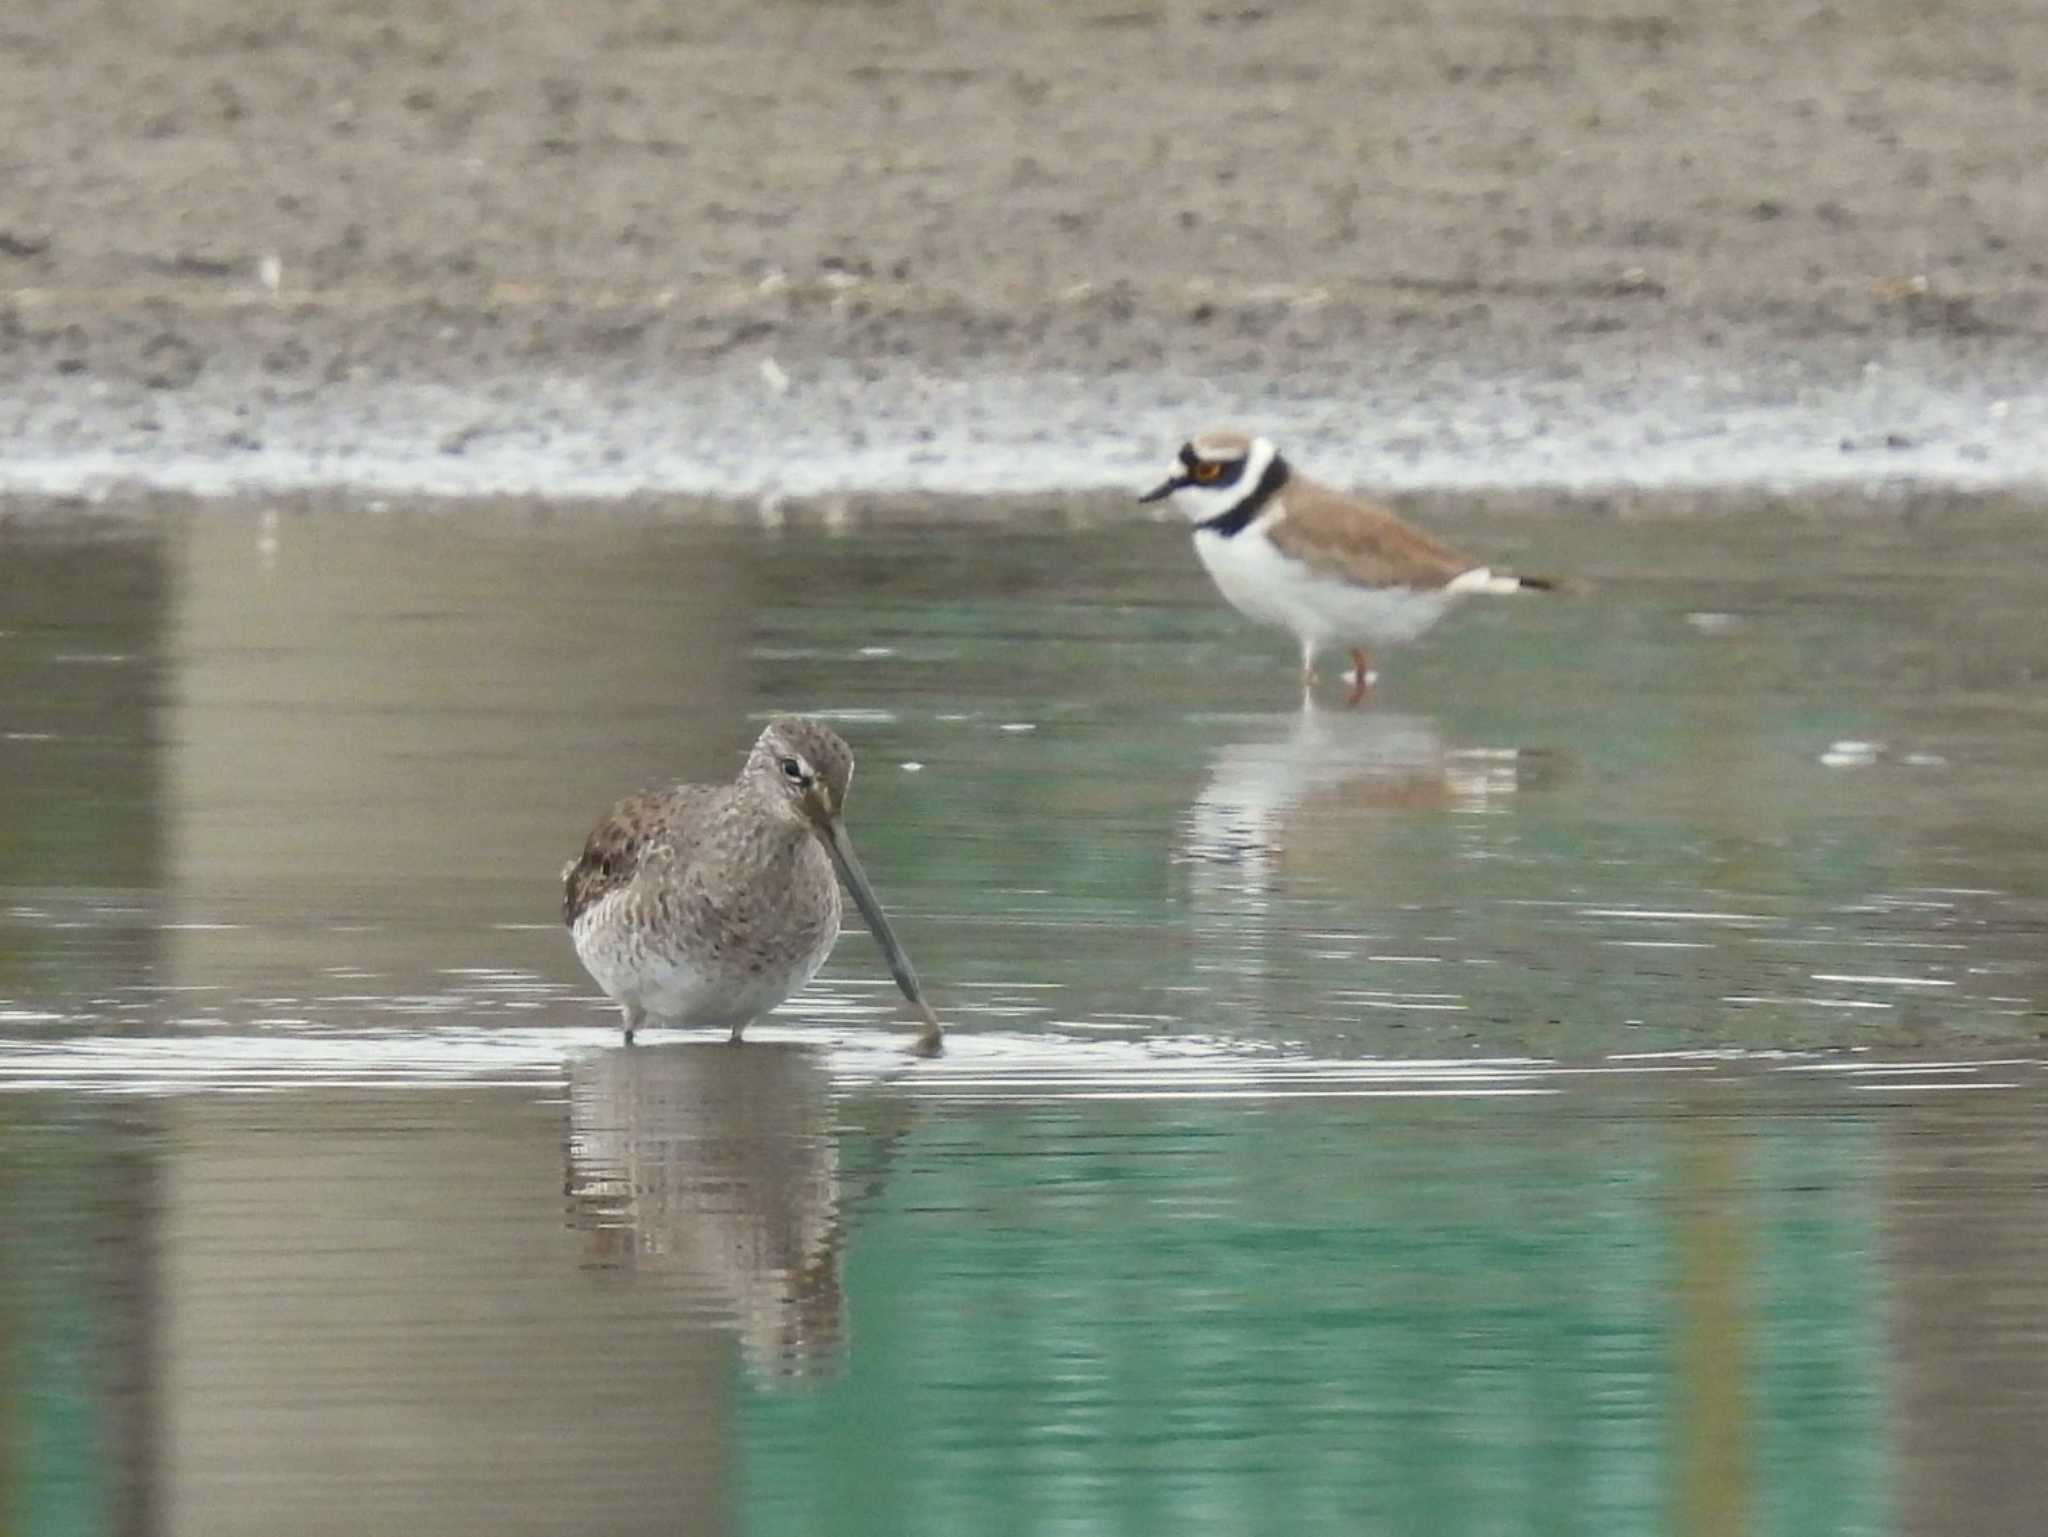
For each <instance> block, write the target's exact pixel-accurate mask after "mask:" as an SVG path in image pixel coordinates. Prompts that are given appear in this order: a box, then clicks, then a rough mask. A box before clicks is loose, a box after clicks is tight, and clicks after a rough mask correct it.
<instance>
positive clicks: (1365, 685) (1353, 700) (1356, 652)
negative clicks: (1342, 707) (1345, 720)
mask: <svg viewBox="0 0 2048 1537" xmlns="http://www.w3.org/2000/svg"><path fill="white" fill-rule="evenodd" d="M1371 692H1372V669H1371V668H1370V667H1368V666H1367V665H1366V660H1365V648H1364V647H1362V646H1353V647H1352V648H1351V695H1350V697H1349V698H1347V699H1346V700H1345V701H1344V702H1345V703H1346V704H1348V705H1350V706H1352V707H1353V708H1354V709H1355V708H1356V707H1357V706H1358V705H1360V704H1361V703H1363V702H1364V700H1365V696H1366V695H1367V694H1369V693H1371Z"/></svg>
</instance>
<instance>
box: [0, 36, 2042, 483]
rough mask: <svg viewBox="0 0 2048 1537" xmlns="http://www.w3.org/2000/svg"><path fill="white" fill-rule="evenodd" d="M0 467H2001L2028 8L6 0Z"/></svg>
mask: <svg viewBox="0 0 2048 1537" xmlns="http://www.w3.org/2000/svg"><path fill="white" fill-rule="evenodd" d="M0 86H4V89H0V142H4V143H5V144H7V146H8V149H7V150H6V152H5V156H4V158H5V161H6V166H5V170H6V187H7V192H6V196H5V199H4V201H0V432H5V433H6V435H7V438H8V441H9V443H10V450H9V453H8V455H7V457H6V460H5V461H4V463H0V484H5V485H11V486H13V487H15V488H41V489H55V490H76V489H81V488H86V487H92V486H105V485H108V484H113V483H119V482H140V483H145V484H158V485H171V486H180V487H186V488H191V489H199V490H219V489H226V488H232V487H236V486H243V485H249V484H275V485H296V486H321V485H332V484H341V485H353V486H359V487H362V488H364V489H370V490H387V491H405V490H415V489H417V490H436V491H449V492H462V491H502V490H506V489H555V490H562V491H568V492H577V493H586V494H616V493H620V492H625V491H632V490H653V491H678V490H679V491H705V492H719V493H744V494H759V493H771V494H772V493H776V492H791V493H804V492H811V491H817V490H822V489H829V488H832V487H839V486H856V487H868V486H902V487H927V488H936V489H959V490H989V489H1003V488H1011V489H1015V488H1029V487H1041V486H1095V485H1107V484H1113V483H1120V482H1121V481H1123V480H1126V479H1129V478H1130V477H1132V476H1134V475H1136V476H1142V475H1143V474H1144V473H1146V472H1147V471H1149V470H1150V469H1151V468H1152V466H1153V464H1154V462H1155V460H1156V458H1157V456H1158V455H1159V453H1160V452H1161V449H1162V447H1163V446H1164V445H1165V444H1167V443H1168V442H1170V441H1171V440H1173V439H1175V438H1177V437H1178V436H1180V435H1181V434H1183V433H1184V432H1185V431H1186V430H1187V428H1188V427H1189V425H1190V424H1192V423H1199V422H1206V421H1210V420H1214V419H1217V418H1220V417H1231V418H1237V419H1242V420H1247V421H1250V422H1253V423H1255V424H1258V425H1262V426H1265V427H1268V428H1269V429H1271V430H1274V431H1276V432H1284V433H1285V434H1287V436H1288V439H1289V441H1290V443H1292V444H1294V445H1297V452H1298V454H1299V455H1300V456H1302V457H1304V458H1307V457H1310V456H1313V459H1314V462H1315V463H1316V464H1317V465H1318V467H1320V468H1323V469H1325V470H1326V471H1328V472H1329V473H1332V474H1336V475H1340V476H1344V477H1347V478H1351V479H1355V480H1360V481H1373V482H1377V483H1381V484H1387V485H1392V486H1418V487H1427V486H1435V485H1444V486H1480V485H1565V486H1585V485H1597V484H1612V483H1622V482H1630V481H1645V482H1651V483H1663V484H1688V485H1711V484H1721V483H1728V482H1735V481H1750V480H1766V481H1773V482H1780V483H1788V484H1811V483H1814V482H1818V481H1828V480H1841V479H1849V480H1877V479H1891V478H1896V477H1912V478H1920V479H1928V480H1939V481H1964V482H1977V483H1991V484H2012V483H2023V482H2030V481H2035V480H2039V479H2041V478H2043V476H2044V472H2048V463H2044V459H2048V451H2044V449H2043V448H2042V447H2041V445H2042V444H2043V443H2048V433H2044V432H2043V430H2042V429H2043V427H2044V426H2048V421H2044V417H2048V390H2044V388H2043V376H2044V371H2048V370H2044V366H2043V362H2042V359H2043V357H2044V356H2048V348H2044V346H2043V343H2044V340H2048V336H2044V332H2048V304H2044V300H2048V259H2044V258H2043V257H2042V255H2041V253H2042V252H2043V251H2048V192H2044V191H2043V188H2042V185H2041V181H2040V178H2039V177H2038V176H2032V175H2030V174H2029V172H2031V171H2032V170H2033V166H2032V165H2031V163H2030V162H2031V160H2032V158H2033V157H2034V156H2035V154H2036V152H2037V147H2038V140H2039V134H2038V132H2036V131H2035V130H2036V129H2037V128H2038V124H2039V121H2040V117H2041V110H2042V108H2041V104H2042V103H2043V102H2044V101H2048V14H2044V13H2041V12H2040V11H2038V10H2037V8H2034V7H2031V6H2024V5H2018V4H2010V3H2007V4H2001V3H1997V0H1975V3H1972V4H1969V5H1965V6H1961V7H1955V8H1950V10H1949V11H1947V12H1945V13H1944V14H1943V15H1942V16H1940V17H1939V18H1937V19H1925V18H1922V17H1921V16H1920V15H1919V14H1918V8H1917V7H1915V6H1912V5H1909V4H1905V3H1897V4H1894V3H1890V0H1870V3H1866V4H1861V5H1858V6H1856V7H1854V8H1853V11H1852V10H1851V9H1850V8H1830V7H1827V6H1805V7H1790V8H1787V7H1780V6H1770V5H1762V4H1747V3H1740V0H1724V3H1720V4H1715V5H1710V6H1705V7H1686V6H1680V5H1678V4H1676V3H1675V0H1650V3H1648V4H1646V5H1643V6H1639V7H1636V8H1634V9H1633V10H1631V11H1630V12H1629V13H1628V14H1627V15H1616V14H1613V13H1611V12H1609V11H1606V10H1603V9H1596V8H1594V7H1592V6H1590V5H1586V4H1583V3H1578V0H1570V3H1567V4H1564V5H1561V6H1559V7H1555V8H1552V9H1549V10H1546V11H1544V12H1543V13H1541V14H1531V13H1529V11H1528V8H1527V7H1525V6H1523V5H1521V4H1519V3H1517V0H1467V3H1464V4H1460V5H1456V6H1445V5H1422V4H1416V3H1410V4H1396V3H1381V4H1366V5H1347V4H1339V3H1327V4H1301V5H1290V6H1285V7H1281V6H1271V7H1258V6H1218V5H1215V4H1210V3H1195V0H1188V3H1181V0H1174V3H1152V4H1146V3H1142V0H1125V3H1123V4H1105V3H1079V4H1074V5H1062V6H1058V7H1050V6H1037V5H1008V4H1003V3H1000V0H982V3H972V4H970V3H960V4H940V3H935V0H934V3H924V4H918V3H912V0H902V3H867V4H862V3H838V4H827V3H819V0H783V3H766V4H729V5H716V4H714V5H693V6H690V7H688V8H680V7H675V6H671V5H666V4H660V3H656V0H639V3H633V0H624V3H618V4H610V5H607V6H605V7H604V8H603V9H602V10H599V11H592V12H582V11H574V12H572V11H571V10H569V9H568V8H561V7H556V6H553V5H550V4H547V3H544V0H511V3H507V4H499V5H490V6H486V5H484V4H483V3H482V0H445V3H442V4H439V5H425V6H422V5H401V4H397V3H392V4H382V3H373V0H363V3H356V4H344V5H341V6H338V7H331V8H324V9H320V10H314V9H312V8H302V7H300V6H297V5H294V4H288V3H285V0H272V3H263V0H257V3H253V4H251V3H236V0H189V3H185V4H181V5H177V6H172V5H169V4H161V5H156V6H152V7H147V8H145V10H144V12H143V14H142V15H141V16H139V17H137V16H134V15H132V14H130V13H129V12H126V11H124V10H120V9H118V8H116V7H114V6H112V5H88V6H77V7H59V6H50V7H46V8H43V9H41V10H39V11H36V12H33V13H31V14H29V15H28V16H26V17H17V18H16V19H14V20H13V21H12V22H11V23H10V24H9V26H7V27H6V28H4V29H0Z"/></svg>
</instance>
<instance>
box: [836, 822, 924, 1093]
mask: <svg viewBox="0 0 2048 1537" xmlns="http://www.w3.org/2000/svg"><path fill="white" fill-rule="evenodd" d="M824 842H825V851H826V852H827V853H829V854H830V855H831V856H832V863H833V864H835V865H837V866H838V867H839V878H840V879H841V880H843V881H845V882H846V889H847V890H848V891H850V892H852V893H853V904H854V906H856V907H858V908H859V909H860V915H861V916H862V917H863V918H865V919H867V921H868V927H869V929H871V930H872V931H873V932H874V936H875V943H876V944H878V945H880V946H881V947H882V959H883V960H885V961H887V962H888V963H889V975H890V976H892V977H894V978H895V979H896V985H897V986H898V987H900V988H901V989H903V996H904V997H905V998H908V999H909V1000H910V1002H911V1005H912V1007H914V1008H915V1009H916V1010H917V1012H918V1013H919V1014H921V1015H922V1016H923V1017H924V1033H923V1034H922V1035H920V1036H919V1037H918V1038H917V1047H916V1049H917V1050H918V1051H920V1052H923V1053H925V1054H926V1055H927V1056H929V1055H931V1054H933V1053H935V1052H937V1051H938V1050H939V1049H940V1046H941V1044H942V1043H943V1042H944V1040H945V1031H944V1030H943V1029H942V1028H941V1027H940V1025H939V1016H938V1015H936V1014H934V1013H933V1012H932V1006H931V1005H930V1004H928V1003H926V1002H925V1001H924V989H923V988H922V987H920V986H918V983H917V972H916V971H915V970H914V969H913V968H912V967H911V964H910V957H909V956H908V955H907V954H905V953H904V949H903V943H902V941H901V940H899V939H897V937H896V931H895V930H894V929H892V928H890V927H889V915H888V914H887V913H885V912H883V911H882V900H881V898H880V897H878V896H876V895H875V888H874V887H873V886H871V885H869V884H868V872H867V871H865V870H863V869H862V868H861V864H860V856H859V855H857V854H856V853H854V851H853V840H852V839H850V838H848V837H847V836H846V829H845V827H843V826H842V825H840V821H839V818H837V817H833V818H831V819H830V820H829V821H828V822H826V824H825V840H824Z"/></svg>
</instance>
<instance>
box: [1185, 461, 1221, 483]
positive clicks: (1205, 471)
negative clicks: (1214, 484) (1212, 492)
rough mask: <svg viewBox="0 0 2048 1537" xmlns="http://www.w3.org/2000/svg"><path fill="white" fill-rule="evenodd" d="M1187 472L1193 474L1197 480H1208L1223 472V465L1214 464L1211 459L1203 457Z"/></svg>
mask: <svg viewBox="0 0 2048 1537" xmlns="http://www.w3.org/2000/svg"><path fill="white" fill-rule="evenodd" d="M1188 473H1189V474H1190V475H1192V476H1194V477H1195V479H1197V480H1200V481H1210V480H1214V479H1215V478H1216V477H1217V476H1219V475H1221V474H1222V473H1223V466H1222V465H1220V464H1216V463H1214V462H1213V461H1210V460H1207V459H1205V460H1203V461H1202V462H1201V463H1200V464H1197V465H1196V466H1195V467H1194V468H1193V469H1192V470H1190V471H1188Z"/></svg>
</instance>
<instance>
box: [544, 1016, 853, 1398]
mask: <svg viewBox="0 0 2048 1537" xmlns="http://www.w3.org/2000/svg"><path fill="white" fill-rule="evenodd" d="M567 1188H568V1195H569V1201H570V1211H571V1220H572V1221H573V1223H574V1224H575V1226H576V1227H578V1228H579V1229H581V1230H583V1231H585V1232H587V1233H588V1234H590V1235H591V1237H590V1242H589V1244H588V1246H587V1249H586V1252H587V1253H588V1254H589V1256H590V1258H591V1262H592V1263H594V1264H599V1265H605V1266H615V1267H619V1268H631V1269H637V1270H641V1271H650V1270H652V1271H656V1272H659V1273H663V1274H667V1275H670V1276H672V1277H674V1278H675V1279H677V1280H678V1281H680V1282H681V1283H682V1284H683V1285H685V1286H686V1287H689V1288H690V1289H692V1290H694V1291H697V1292H700V1293H701V1294H702V1295H703V1296H704V1297H705V1299H706V1301H707V1302H709V1303H711V1304H712V1305H714V1306H716V1307H719V1308H723V1309H730V1311H731V1315H732V1318H733V1321H734V1324H735V1326H736V1328H737V1330H738V1333H739V1337H740V1342H741V1344H742V1346H743V1347H744V1349H745V1350H746V1353H747V1355H748V1357H749V1359H750V1360H751V1361H752V1362H753V1363H754V1365H755V1366H756V1368H757V1369H759V1370H762V1371H766V1372H775V1373H795V1372H802V1371H805V1370H807V1369H811V1368H814V1367H816V1366H817V1365H819V1364H821V1363H824V1362H827V1361H829V1360H830V1359H831V1358H832V1357H833V1356H834V1355H835V1354H836V1352H837V1350H838V1348H839V1345H840V1343H841V1341H842V1340H843V1338H844V1336H845V1318H844V1304H843V1300H842V1297H841V1292H840V1282H839V1266H840V1246H841V1243H842V1242H843V1234H844V1224H843V1213H842V1210H841V1201H840V1189H839V1161H838V1153H837V1149H836V1144H835V1143H834V1140H833V1128H832V1101H831V1095H830V1083H829V1081H828V1079H827V1077H826V1074H825V1070H824V1067H823V1066H822V1064H821V1063H820V1062H819V1061H818V1060H817V1058H816V1056H815V1055H814V1053H813V1052H812V1051H811V1050H810V1049H809V1048H806V1047H801V1046H796V1045H789V1044H784V1043H780V1042H768V1043H764V1044H761V1045H757V1046H753V1047H749V1048H748V1049H747V1050H745V1051H725V1050H721V1049H718V1048H716V1047H704V1046H668V1047H661V1048H657V1049H654V1050H650V1051H606V1052H598V1053H594V1054H592V1055H589V1056H585V1057H580V1058H576V1059H573V1060H572V1061H571V1063H570V1068H569V1148H568V1177H567Z"/></svg>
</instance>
